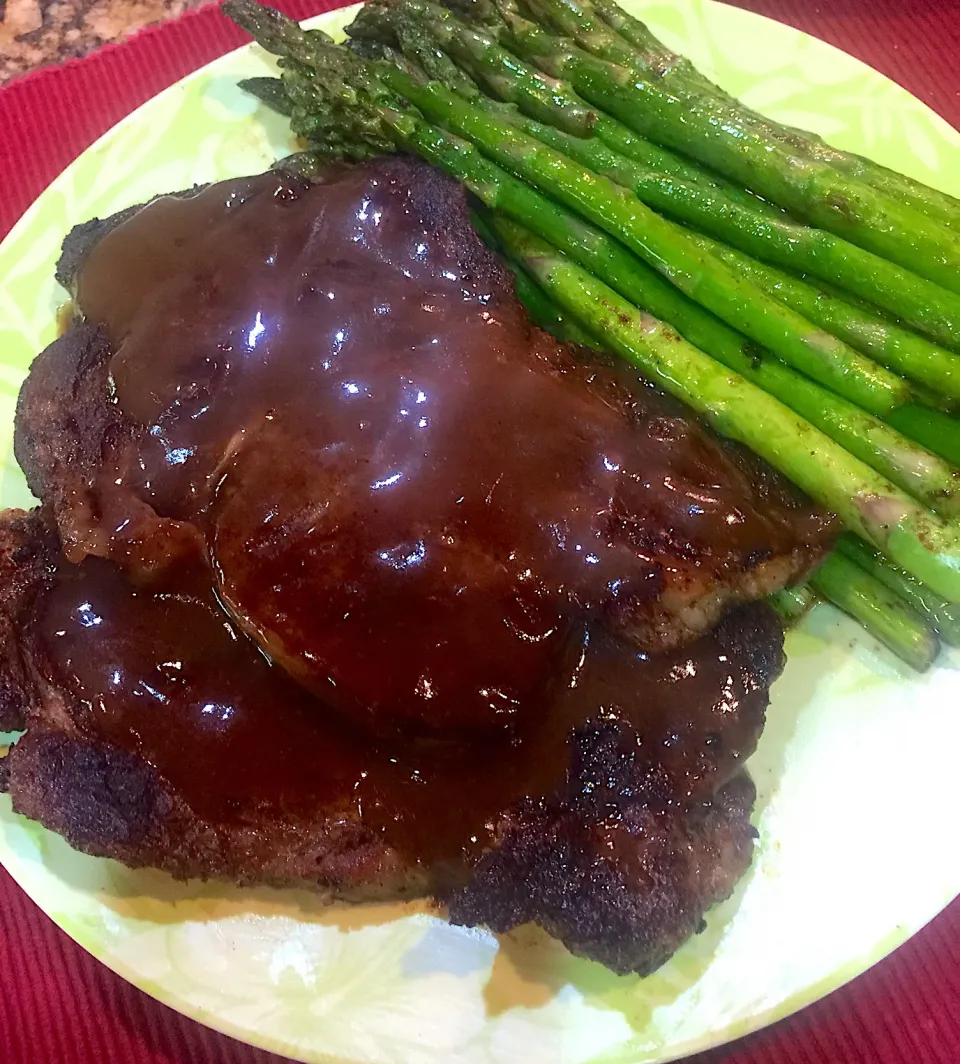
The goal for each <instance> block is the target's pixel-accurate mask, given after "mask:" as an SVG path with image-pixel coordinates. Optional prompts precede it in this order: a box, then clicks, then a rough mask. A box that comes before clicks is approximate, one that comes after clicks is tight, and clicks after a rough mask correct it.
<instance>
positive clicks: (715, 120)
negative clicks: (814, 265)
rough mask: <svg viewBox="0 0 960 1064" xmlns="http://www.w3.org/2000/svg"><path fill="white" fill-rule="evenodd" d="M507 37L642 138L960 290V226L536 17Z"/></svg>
mask: <svg viewBox="0 0 960 1064" xmlns="http://www.w3.org/2000/svg"><path fill="white" fill-rule="evenodd" d="M505 18H506V22H507V24H508V26H509V33H508V34H506V35H504V34H501V35H500V40H501V43H504V44H506V45H507V46H508V47H509V48H510V49H511V50H513V51H516V53H517V54H518V55H520V56H521V57H522V58H525V59H528V60H530V61H532V62H533V64H534V65H535V66H537V67H539V68H540V69H541V70H542V71H543V72H544V73H546V74H550V75H551V76H554V77H563V78H566V79H568V80H569V81H570V82H571V84H572V85H573V87H574V89H576V91H577V92H578V93H579V94H580V95H581V96H583V97H584V98H585V99H586V100H588V101H589V102H590V103H592V104H594V105H595V106H597V107H600V108H602V109H603V110H605V111H607V112H609V113H610V114H612V115H613V116H614V117H616V118H619V119H620V120H621V121H622V122H624V123H625V124H626V125H628V126H629V127H630V128H631V129H634V130H636V131H637V132H638V133H640V134H641V135H642V136H647V137H649V138H650V139H651V140H655V141H657V142H659V143H663V144H665V145H666V146H667V147H671V148H673V149H674V150H676V151H681V152H685V153H687V154H689V155H692V156H694V157H695V158H697V159H699V160H700V161H701V162H703V163H706V164H707V165H708V166H712V167H714V168H716V169H717V170H719V171H720V172H721V173H722V174H724V176H726V177H728V178H730V179H731V180H734V181H738V182H740V183H741V184H743V185H744V186H746V187H747V188H750V189H752V190H753V191H754V192H757V193H759V194H760V195H762V196H764V197H766V198H767V199H770V200H772V201H774V202H775V203H778V204H780V205H781V206H783V207H786V208H788V209H789V210H791V211H793V212H795V213H796V214H798V215H800V216H801V217H804V218H806V219H807V220H808V221H810V222H812V223H813V224H815V225H818V226H821V227H822V228H824V229H828V230H830V231H831V232H834V233H837V234H838V235H840V236H843V237H845V238H846V239H848V240H850V241H851V242H852V243H854V244H859V245H860V246H861V247H863V248H866V249H867V250H868V251H872V252H874V253H875V254H877V255H880V256H881V257H883V258H887V259H890V260H891V261H892V262H896V263H898V264H899V265H901V266H904V267H905V268H907V269H909V270H912V271H913V272H914V273H917V274H919V275H920V276H921V277H926V278H927V279H928V280H931V281H934V282H936V283H937V284H938V285H942V286H943V287H944V288H946V289H948V290H950V291H952V292H954V293H960V269H958V266H960V233H954V232H951V231H950V230H948V229H946V228H945V227H943V226H942V225H940V224H939V223H937V222H935V221H933V220H931V219H929V218H927V217H925V216H924V215H922V214H920V213H919V212H918V211H916V210H914V209H913V208H912V207H909V206H906V205H904V204H903V203H900V202H898V201H897V200H895V199H893V198H892V197H889V196H886V195H884V194H882V193H880V192H877V191H876V190H875V189H873V188H871V187H870V186H869V185H866V184H864V183H863V182H860V181H858V180H856V179H854V178H848V177H846V176H845V175H844V174H841V173H840V172H838V171H837V170H834V169H833V167H831V166H828V165H826V164H825V163H819V162H817V161H815V160H811V159H805V158H802V157H800V156H797V155H796V154H792V153H791V152H790V151H789V150H787V149H786V148H785V147H783V146H782V145H780V144H777V143H771V142H762V141H760V140H758V139H757V138H756V137H754V136H751V135H750V132H749V130H746V129H744V128H743V127H742V123H740V124H738V123H737V122H736V121H735V120H734V119H732V118H731V117H730V114H729V109H727V110H725V111H718V109H717V108H716V107H715V106H713V105H712V104H711V102H710V101H703V100H701V99H700V98H699V97H698V96H696V95H695V94H692V93H682V92H680V90H678V89H676V88H675V90H674V91H673V92H667V91H666V90H665V89H664V88H663V87H662V86H661V85H659V84H657V82H656V81H655V80H653V79H648V78H644V77H642V76H641V75H639V74H638V73H637V72H636V70H635V69H632V68H628V67H624V66H619V65H617V64H613V63H608V62H606V61H605V60H602V59H597V58H596V57H595V56H592V55H590V54H589V53H588V52H586V51H584V50H583V49H581V48H579V47H577V46H576V45H574V44H572V43H571V42H569V41H566V40H564V39H561V38H558V37H556V36H554V35H553V34H550V33H548V32H546V31H545V30H544V29H542V28H541V27H540V26H538V25H537V24H536V23H533V22H530V21H529V20H527V19H521V18H518V17H517V16H515V15H507V16H505Z"/></svg>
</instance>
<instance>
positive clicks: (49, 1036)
mask: <svg viewBox="0 0 960 1064" xmlns="http://www.w3.org/2000/svg"><path fill="white" fill-rule="evenodd" d="M0 2H2V0H0ZM277 6H279V7H281V8H282V9H283V10H285V11H287V12H288V13H289V14H291V15H293V16H294V17H296V18H305V17H307V16H309V15H313V14H318V13H320V12H322V11H326V10H330V9H331V8H334V7H338V6H340V5H339V3H338V2H337V0H282V2H281V3H278V5H277ZM739 6H741V7H748V8H750V9H751V10H753V11H758V12H760V13H762V14H766V15H769V16H771V17H773V18H778V19H780V20H782V21H784V22H788V23H790V24H792V25H794V26H797V27H798V28H799V29H803V30H805V31H807V32H808V33H812V34H815V35H816V36H819V37H822V38H824V39H826V40H829V41H830V42H831V43H833V44H836V45H838V46H839V47H841V48H843V49H844V50H846V51H848V52H851V53H853V54H854V55H857V56H859V57H860V58H861V59H863V60H865V61H866V62H868V63H870V64H871V65H872V66H875V67H876V68H877V69H878V70H881V71H883V72H884V73H885V74H888V75H889V76H890V77H892V78H894V79H895V80H897V81H899V82H900V83H901V84H902V85H904V86H905V87H906V88H908V89H909V90H910V91H911V92H912V93H914V94H915V95H916V96H918V97H920V98H921V99H923V100H925V101H926V102H927V103H928V104H930V106H932V107H933V108H934V109H935V110H937V111H939V112H940V114H942V115H943V116H944V117H945V118H946V119H948V121H950V122H952V123H953V125H955V126H960V71H958V70H957V57H958V56H960V2H958V0H909V2H908V0H832V2H830V3H824V4H822V5H821V4H819V3H813V2H810V0H739ZM242 43H243V35H242V34H241V33H240V31H239V30H237V29H236V28H235V27H234V26H232V25H231V24H230V23H229V22H227V20H226V19H224V18H223V17H222V16H221V15H220V14H219V12H218V11H216V9H215V8H207V9H202V10H200V11H197V12H194V13H192V14H190V15H187V16H186V17H184V18H182V19H180V20H178V21H176V22H173V23H168V24H166V25H164V26H162V27H159V28H156V29H152V30H147V31H145V32H144V33H141V34H139V35H138V36H137V37H135V38H133V39H132V40H130V41H128V42H127V43H125V44H122V45H118V46H111V47H108V48H105V49H103V50H102V51H101V52H99V53H97V54H96V55H94V56H91V57H89V58H87V59H84V60H79V61H74V62H71V63H69V64H67V65H66V66H64V67H59V68H55V69H49V70H44V71H40V72H38V73H36V74H33V75H30V76H29V77H25V78H22V79H20V80H18V81H15V82H13V83H12V84H11V85H9V86H8V87H6V88H4V89H2V90H0V236H2V235H3V234H4V233H6V231H7V230H8V229H9V228H10V226H11V225H12V224H13V223H14V222H15V221H16V219H17V218H18V217H19V215H20V214H21V213H22V212H23V210H24V209H25V208H26V207H27V206H28V205H29V204H30V203H31V202H32V201H33V200H34V199H35V198H36V196H37V195H38V194H39V193H40V192H41V191H42V190H43V188H44V187H45V186H46V185H47V184H48V183H49V182H50V181H51V180H52V179H53V178H54V177H56V175H57V174H58V173H59V172H60V171H61V170H62V169H63V168H64V167H65V166H66V165H67V164H68V163H69V162H70V161H71V160H72V159H74V158H76V156H77V155H79V154H80V152H82V151H83V150H84V149H85V148H86V147H87V146H88V145H89V144H90V143H92V142H93V141H94V140H95V139H96V138H97V137H98V136H100V134H101V133H103V132H105V131H106V130H107V129H109V128H110V126H112V125H113V124H114V123H115V122H116V121H118V120H119V119H120V118H122V117H123V116H124V115H125V114H127V113H128V112H129V111H131V110H132V109H133V108H134V107H136V106H138V105H139V104H141V103H143V102H144V101H145V100H147V99H149V98H150V97H151V96H153V95H154V94H155V93H157V92H159V91H160V90H161V89H163V88H165V87H166V86H167V85H169V84H171V83H172V82H173V81H176V80H177V79H178V78H180V77H182V76H183V75H185V74H187V73H189V72H190V71H191V70H194V69H196V68H197V67H198V66H201V65H202V64H204V63H207V62H209V61H210V60H212V59H215V58H216V57H217V56H219V55H222V54H223V53H224V52H227V51H229V50H230V49H232V48H235V47H237V46H238V45H240V44H242ZM918 798H919V796H911V799H912V800H917V801H918V805H919V804H921V803H920V802H919V800H918ZM917 815H923V813H922V809H920V808H918V814H917ZM952 842H954V840H950V839H944V844H945V845H950V844H951V843H952ZM954 844H955V843H954ZM896 859H897V855H896V840H895V839H891V860H896ZM825 874H829V870H825ZM771 948H775V945H773V944H772V945H771ZM279 1061H280V1058H279V1057H276V1056H273V1055H272V1054H269V1053H264V1052H261V1051H259V1050H255V1049H251V1048H250V1047H248V1046H244V1045H241V1044H240V1043H239V1042H235V1041H233V1040H232V1039H229V1038H226V1037H224V1036H222V1035H218V1034H215V1033H214V1032H212V1031H209V1030H207V1029H206V1028H204V1027H201V1026H200V1025H199V1024H196V1023H193V1022H192V1021H190V1020H187V1019H185V1018H184V1017H182V1016H180V1015H178V1014H177V1013H175V1012H173V1011H171V1010H170V1009H167V1008H165V1007H164V1006H163V1005H160V1004H158V1003H157V1002H155V1001H152V1000H151V999H150V998H148V997H147V996H146V995H144V994H142V993H141V992H140V991H138V990H136V989H134V988H133V987H131V986H129V985H128V984H126V983H124V982H123V981H122V980H121V979H119V978H118V977H117V976H115V975H113V974H112V973H111V972H109V971H108V970H107V969H106V968H104V967H103V966H101V965H100V964H98V963H97V962H96V961H94V960H93V959H92V958H91V957H90V956H89V955H88V954H86V953H85V952H84V951H83V950H81V949H80V947H79V946H76V945H75V944H74V943H73V942H72V941H71V940H70V939H69V938H67V936H66V935H64V934H63V933H62V932H61V931H59V930H58V929H57V928H56V927H55V926H54V925H53V923H52V922H51V921H50V920H48V919H47V917H46V916H44V915H43V914H42V913H41V912H40V911H39V910H38V909H37V908H36V906H34V905H33V903H32V902H31V901H29V900H28V899H27V897H26V896H25V895H24V894H23V893H22V892H21V891H20V890H19V888H18V887H17V886H16V885H15V884H14V883H13V881H12V880H11V879H10V877H9V876H8V875H7V874H6V872H4V871H3V870H2V869H0V1062H2V1064H279ZM558 1064H559V1062H558ZM689 1064H960V902H955V903H954V904H953V906H951V908H950V909H948V910H947V911H946V912H945V913H943V914H942V915H941V916H940V917H938V918H937V919H936V920H935V921H934V922H933V923H932V924H930V925H929V926H928V927H927V928H925V929H924V930H923V931H922V932H921V933H920V934H919V935H917V936H916V937H915V938H914V939H912V940H911V941H910V942H908V943H907V944H906V945H905V946H903V947H902V948H901V949H899V950H898V951H897V952H896V953H895V954H894V955H893V956H892V957H890V958H888V959H887V960H886V961H884V962H883V963H881V964H880V965H878V966H877V967H876V968H874V969H873V970H872V971H870V972H868V973H867V974H866V975H864V976H861V977H860V978H859V979H857V980H855V981H854V982H853V983H851V984H850V985H849V986H847V987H846V988H844V989H843V990H840V991H838V992H836V993H835V994H833V995H831V996H830V997H828V998H826V999H825V1000H824V1001H821V1002H819V1003H818V1004H816V1005H813V1006H811V1007H810V1008H808V1009H806V1010H804V1011H803V1012H801V1013H799V1014H798V1015H797V1016H794V1017H791V1018H790V1019H788V1020H785V1021H783V1022H782V1023H780V1024H777V1025H776V1026H775V1027H772V1028H770V1029H769V1030H767V1031H763V1032H760V1033H758V1034H756V1035H752V1036H750V1037H749V1038H746V1039H744V1040H742V1041H740V1042H738V1043H736V1044H734V1045H732V1046H729V1047H726V1048H723V1049H718V1050H714V1051H712V1052H710V1053H706V1054H702V1055H701V1056H699V1057H697V1058H695V1062H694V1060H691V1061H690V1062H689Z"/></svg>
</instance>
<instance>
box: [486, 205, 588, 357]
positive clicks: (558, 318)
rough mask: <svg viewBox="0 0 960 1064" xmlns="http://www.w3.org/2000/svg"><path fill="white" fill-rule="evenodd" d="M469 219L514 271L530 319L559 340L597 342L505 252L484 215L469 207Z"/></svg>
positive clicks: (517, 287)
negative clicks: (470, 209)
mask: <svg viewBox="0 0 960 1064" xmlns="http://www.w3.org/2000/svg"><path fill="white" fill-rule="evenodd" d="M470 220H471V222H473V228H474V229H476V231H477V233H478V234H479V235H480V239H481V240H482V241H483V242H484V243H485V244H486V245H487V247H488V248H490V250H491V251H493V252H495V253H496V254H498V255H499V256H500V258H501V259H502V260H503V262H504V264H505V265H506V266H507V268H508V269H509V270H510V272H511V273H512V274H513V277H514V280H515V282H516V291H517V298H518V299H519V300H520V302H521V303H522V304H523V305H524V306H525V307H526V308H527V312H528V313H529V315H530V319H531V321H533V323H534V324H535V325H538V326H539V327H540V328H541V329H544V330H545V331H546V332H548V333H550V334H551V335H553V336H555V337H556V338H557V339H558V340H565V341H566V342H567V343H571V344H584V345H585V346H588V347H592V346H596V341H595V340H593V339H592V338H591V337H590V336H588V335H587V333H586V332H585V331H584V330H583V329H582V328H581V327H580V325H579V324H578V323H577V321H576V320H575V319H571V318H570V317H569V316H568V315H566V314H564V313H563V311H562V310H561V309H560V308H559V307H558V306H557V304H556V303H554V301H553V300H552V299H551V298H550V297H549V296H548V295H547V293H546V292H544V290H543V289H542V288H541V287H540V285H538V284H537V282H536V281H534V279H533V278H532V277H531V276H530V274H529V273H527V271H526V269H525V268H524V267H523V266H521V265H520V263H518V262H517V261H516V260H515V259H513V258H511V256H510V255H508V254H507V252H506V251H505V249H504V247H503V245H502V244H501V243H500V241H499V240H498V239H497V236H496V234H495V233H494V231H493V230H492V229H491V228H490V226H489V224H488V223H487V219H486V218H485V217H484V215H483V214H481V213H480V212H479V211H471V212H470Z"/></svg>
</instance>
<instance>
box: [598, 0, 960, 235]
mask: <svg viewBox="0 0 960 1064" xmlns="http://www.w3.org/2000/svg"><path fill="white" fill-rule="evenodd" d="M592 6H593V9H594V11H595V12H596V15H597V16H598V17H599V18H600V19H602V20H603V21H604V22H606V23H607V25H608V26H610V27H611V28H612V29H614V30H616V31H617V32H618V33H619V34H620V36H621V37H623V38H624V40H625V41H627V43H629V44H631V45H632V46H633V47H634V48H635V49H636V50H637V52H638V53H639V56H640V57H641V58H642V59H643V61H644V62H646V63H647V64H648V65H649V66H651V67H652V68H653V69H655V70H656V71H657V73H658V74H659V76H661V77H662V78H663V79H664V83H665V84H670V83H671V82H672V81H673V80H676V78H677V77H678V76H679V77H681V78H684V79H688V80H689V81H690V83H691V89H692V90H693V91H699V92H703V93H705V94H706V95H711V94H715V93H719V95H720V96H721V98H723V99H725V100H726V101H727V102H730V101H731V99H732V98H731V97H730V96H729V95H728V94H726V93H724V92H723V91H722V90H720V89H718V87H717V86H716V85H714V84H713V83H712V82H710V81H709V80H708V79H707V78H706V77H704V76H703V75H702V74H701V73H700V72H699V71H698V70H697V69H696V67H694V66H693V64H692V63H691V62H690V61H689V60H688V59H685V58H684V57H683V56H679V55H676V54H675V53H673V52H671V51H669V50H668V49H667V48H665V47H664V45H663V44H662V43H661V42H660V41H659V40H657V38H656V37H655V36H654V35H653V34H652V33H651V32H650V30H649V29H648V27H647V26H645V25H644V23H642V22H641V21H640V20H639V19H637V18H635V17H634V16H633V15H631V14H629V13H628V12H626V11H624V10H623V8H622V7H620V6H619V5H618V4H617V3H615V2H614V0H594V2H593V5H592ZM739 106H741V107H742V106H743V105H742V104H740V105H739ZM744 113H745V114H746V115H747V116H748V117H749V120H750V122H751V124H752V125H753V128H755V129H757V130H758V131H760V132H762V133H766V134H768V135H770V136H772V137H775V138H777V139H781V140H783V141H785V142H786V143H787V144H789V145H791V146H793V147H794V148H795V149H796V150H798V151H800V152H802V153H803V154H804V155H807V156H809V157H810V158H813V159H818V160H819V161H820V162H824V163H827V164H829V165H830V166H832V167H833V168H834V169H835V170H841V171H843V173H845V174H849V175H850V176H851V177H856V178H859V179H860V180H861V181H866V182H867V184H869V185H872V186H873V187H874V188H875V189H877V190H878V191H880V192H884V193H886V194H887V195H889V196H893V197H894V198H896V199H900V200H903V202H905V203H907V204H909V205H910V206H911V207H914V208H915V209H916V210H918V211H921V212H922V213H923V214H926V215H927V216H928V217H929V218H933V219H935V220H937V221H939V222H941V223H942V224H943V225H948V226H950V227H951V228H953V229H957V228H960V200H956V199H954V197H953V196H948V195H947V194H946V193H944V192H939V191H938V190H937V189H934V188H930V187H929V185H925V184H923V183H922V182H920V181H915V180H914V179H913V178H911V177H907V176H905V175H904V174H899V173H897V172H896V171H895V170H890V169H888V168H887V167H886V166H881V165H880V164H879V163H876V162H874V161H873V160H872V159H866V158H864V157H863V156H861V155H855V154H853V153H852V152H847V151H841V150H840V149H838V148H834V147H832V146H831V145H829V144H827V143H825V142H824V141H823V139H822V138H820V137H819V136H817V135H816V134H815V133H809V132H807V131H805V130H799V129H793V128H791V127H789V126H782V125H779V124H778V123H776V122H773V121H772V120H770V119H767V118H763V117H762V116H761V115H758V114H757V113H756V112H754V111H750V110H749V109H747V108H744Z"/></svg>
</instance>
